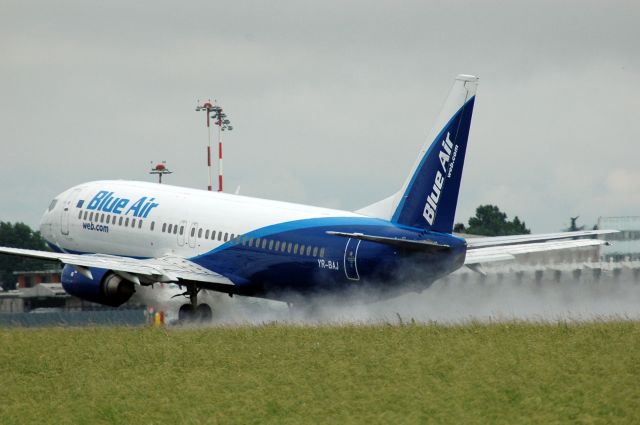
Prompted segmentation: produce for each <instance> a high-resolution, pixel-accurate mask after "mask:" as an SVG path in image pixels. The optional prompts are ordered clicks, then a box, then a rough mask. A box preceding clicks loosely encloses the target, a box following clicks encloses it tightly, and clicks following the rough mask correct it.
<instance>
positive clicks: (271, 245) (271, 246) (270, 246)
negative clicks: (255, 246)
mask: <svg viewBox="0 0 640 425" xmlns="http://www.w3.org/2000/svg"><path fill="white" fill-rule="evenodd" d="M271 250H273V239H271V240H270V241H269V251H271Z"/></svg>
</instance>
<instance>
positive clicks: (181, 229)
mask: <svg viewBox="0 0 640 425" xmlns="http://www.w3.org/2000/svg"><path fill="white" fill-rule="evenodd" d="M177 226H178V225H177V224H176V227H177ZM180 234H181V235H184V226H180Z"/></svg>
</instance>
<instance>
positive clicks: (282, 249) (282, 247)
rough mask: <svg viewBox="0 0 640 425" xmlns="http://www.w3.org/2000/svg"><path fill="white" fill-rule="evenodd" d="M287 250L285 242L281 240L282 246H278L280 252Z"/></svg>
mask: <svg viewBox="0 0 640 425" xmlns="http://www.w3.org/2000/svg"><path fill="white" fill-rule="evenodd" d="M286 250H287V243H286V242H284V241H282V246H281V247H280V251H281V252H285V251H286Z"/></svg>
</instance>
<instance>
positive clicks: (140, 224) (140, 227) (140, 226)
mask: <svg viewBox="0 0 640 425" xmlns="http://www.w3.org/2000/svg"><path fill="white" fill-rule="evenodd" d="M138 229H142V219H140V220H139V221H138Z"/></svg>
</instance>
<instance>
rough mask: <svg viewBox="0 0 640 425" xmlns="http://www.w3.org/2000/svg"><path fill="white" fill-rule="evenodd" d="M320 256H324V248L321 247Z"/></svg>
mask: <svg viewBox="0 0 640 425" xmlns="http://www.w3.org/2000/svg"><path fill="white" fill-rule="evenodd" d="M320 258H324V248H320Z"/></svg>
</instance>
